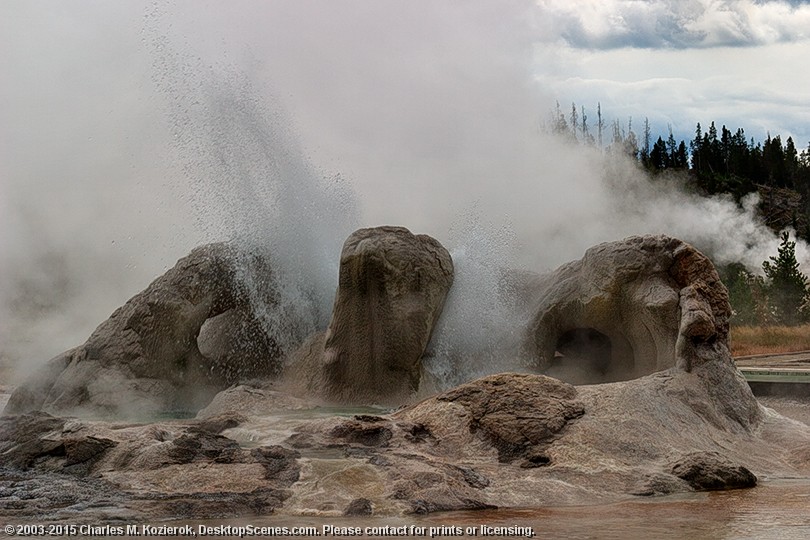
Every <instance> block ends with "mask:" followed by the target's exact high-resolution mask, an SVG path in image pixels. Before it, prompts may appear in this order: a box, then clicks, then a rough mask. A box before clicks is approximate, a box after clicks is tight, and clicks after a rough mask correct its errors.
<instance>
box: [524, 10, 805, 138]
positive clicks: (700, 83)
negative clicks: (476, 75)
mask: <svg viewBox="0 0 810 540" xmlns="http://www.w3.org/2000/svg"><path fill="white" fill-rule="evenodd" d="M537 16H538V21H539V22H538V26H539V29H538V30H539V31H538V33H537V36H538V38H539V39H538V41H537V44H536V48H535V70H536V78H537V81H538V83H539V84H540V85H541V86H543V87H544V88H546V89H548V90H549V91H550V92H552V93H553V94H554V96H555V97H556V99H558V100H559V101H560V103H561V106H562V107H563V110H564V111H566V112H568V111H569V110H570V106H571V103H572V102H576V103H577V105H578V107H579V106H585V108H586V114H588V116H589V118H590V119H591V120H592V121H593V122H594V123H595V121H596V104H597V103H598V102H601V104H602V112H603V115H604V116H606V117H607V118H608V119H609V121H612V120H613V119H620V120H621V121H622V124H623V125H625V126H626V124H627V122H628V120H629V119H630V118H632V121H633V126H634V130H635V131H636V132H637V133H641V132H642V129H643V128H642V125H643V122H644V118H645V117H647V118H649V120H650V123H651V126H652V128H653V133H659V134H663V135H664V139H666V135H667V130H668V125H671V126H672V129H673V132H674V133H675V135H676V137H677V138H678V139H685V140H687V142H688V140H689V138H691V137H693V136H694V131H695V124H696V123H697V122H701V124H702V127H703V130H704V131H705V130H706V127H708V125H709V123H710V122H712V121H714V122H716V124H717V127H718V129H719V127H720V126H721V125H724V124H725V125H726V126H727V127H729V129H731V131H735V130H736V128H737V127H742V128H744V129H745V131H746V134H747V135H748V137H749V138H750V137H754V138H755V139H756V140H757V141H762V140H764V139H765V138H766V136H767V133H768V132H770V133H771V134H772V135H776V134H780V135H781V137H782V140H783V141H784V140H786V139H787V137H788V136H792V137H793V138H794V142H795V144H796V146H797V148H800V149H801V148H807V147H808V143H810V106H808V105H810V70H808V69H807V59H808V56H809V55H810V3H808V2H804V1H792V2H786V1H781V0H779V1H769V0H765V1H757V2H755V1H750V0H737V1H735V0H726V1H718V0H605V1H601V0H600V1H590V0H583V1H577V2H566V1H565V0H539V1H538V2H537Z"/></svg>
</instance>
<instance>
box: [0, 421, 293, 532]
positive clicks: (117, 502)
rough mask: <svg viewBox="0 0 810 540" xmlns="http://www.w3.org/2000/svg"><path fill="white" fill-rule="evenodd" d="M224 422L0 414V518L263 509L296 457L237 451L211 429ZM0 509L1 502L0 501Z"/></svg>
mask: <svg viewBox="0 0 810 540" xmlns="http://www.w3.org/2000/svg"><path fill="white" fill-rule="evenodd" d="M233 420H236V421H238V419H225V418H220V419H219V421H216V420H208V421H205V422H192V423H187V424H152V425H126V424H108V423H102V422H82V421H78V420H75V419H66V418H57V417H53V416H50V415H48V414H46V413H41V412H38V413H34V414H31V415H18V416H4V417H0V494H2V495H1V496H2V497H3V498H4V501H5V502H4V505H3V509H2V510H0V516H3V517H17V518H19V517H26V516H27V517H38V518H40V519H42V518H44V519H59V520H65V519H67V520H71V519H73V518H75V516H76V515H78V514H77V513H78V512H82V515H84V516H85V517H86V518H99V519H103V518H104V517H105V516H104V514H105V510H112V512H111V513H110V516H111V517H114V518H115V519H120V517H121V516H128V517H131V518H133V519H141V520H144V519H155V518H160V519H165V518H168V517H172V518H175V519H176V518H182V517H185V518H207V519H210V518H212V517H234V516H240V515H252V514H256V513H271V512H273V511H274V510H275V509H277V508H279V507H280V506H281V505H282V504H283V503H284V501H285V500H287V499H288V498H289V497H290V496H291V495H292V492H291V491H289V489H288V488H289V487H290V486H291V485H292V484H294V483H295V482H296V481H297V480H298V477H299V473H300V466H299V464H298V461H297V457H298V454H297V453H296V452H295V451H294V450H291V449H289V448H283V447H280V446H258V447H255V448H250V449H247V448H242V447H240V445H238V444H237V443H236V442H235V441H233V440H232V439H229V438H227V437H224V436H222V435H219V434H217V433H215V432H213V431H212V429H213V430H218V429H221V428H224V427H226V426H228V425H233ZM6 503H7V504H6Z"/></svg>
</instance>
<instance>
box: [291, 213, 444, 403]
mask: <svg viewBox="0 0 810 540" xmlns="http://www.w3.org/2000/svg"><path fill="white" fill-rule="evenodd" d="M452 282H453V262H452V260H451V259H450V254H449V253H448V252H447V250H446V249H445V248H444V247H443V246H442V245H441V244H440V243H439V242H438V241H436V240H434V239H433V238H431V237H429V236H427V235H414V234H412V233H411V232H410V231H408V230H407V229H405V228H402V227H377V228H373V229H360V230H358V231H356V232H354V233H353V234H352V235H351V236H349V238H348V239H347V240H346V243H345V244H344V245H343V251H342V253H341V255H340V274H339V283H338V290H337V295H336V298H335V306H334V310H333V311H332V318H331V320H330V322H329V327H328V329H327V330H326V332H325V334H322V335H317V336H314V337H313V338H312V339H311V340H310V341H309V342H308V343H306V344H305V345H304V346H303V347H302V348H301V350H300V351H299V352H298V354H296V355H294V358H293V360H292V361H291V362H290V364H291V367H290V369H289V370H288V373H286V374H285V379H286V380H287V381H288V382H289V383H290V384H291V385H292V388H295V389H296V390H298V391H299V392H303V393H306V394H309V395H316V396H320V397H323V398H325V399H327V400H331V401H337V402H344V403H366V404H371V403H379V404H401V403H402V402H403V401H404V400H405V399H407V397H408V396H410V395H412V394H413V393H414V392H416V391H417V389H418V387H419V382H420V378H421V362H420V360H421V358H422V355H423V354H424V352H425V348H426V347H427V344H428V341H430V336H431V333H432V332H433V327H434V326H435V324H436V321H437V320H438V318H439V315H440V314H441V312H442V307H443V306H444V300H445V297H446V296H447V292H448V290H449V289H450V285H451V284H452Z"/></svg>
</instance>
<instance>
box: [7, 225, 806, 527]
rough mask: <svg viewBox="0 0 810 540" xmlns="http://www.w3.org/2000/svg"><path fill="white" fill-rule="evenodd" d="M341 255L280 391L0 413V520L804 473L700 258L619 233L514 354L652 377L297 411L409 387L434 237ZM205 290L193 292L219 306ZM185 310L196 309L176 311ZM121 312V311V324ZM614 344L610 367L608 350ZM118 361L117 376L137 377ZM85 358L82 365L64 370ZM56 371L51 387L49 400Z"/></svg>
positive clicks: (532, 382)
mask: <svg viewBox="0 0 810 540" xmlns="http://www.w3.org/2000/svg"><path fill="white" fill-rule="evenodd" d="M389 236H393V238H389V239H386V238H388V237H389ZM364 242H367V244H365V246H364ZM366 246H367V247H366ZM367 249H368V251H366V250H367ZM344 255H345V258H344V259H343V260H342V263H343V264H342V265H341V284H340V287H341V288H340V290H339V291H338V295H337V299H336V307H335V313H334V315H333V319H332V323H331V324H330V329H329V331H328V332H327V334H326V335H320V336H315V337H313V338H312V339H311V340H310V341H309V343H307V344H306V345H305V346H304V347H302V349H301V350H300V351H299V354H301V355H302V356H301V357H300V358H302V359H303V360H306V361H308V362H309V363H307V362H304V361H302V362H301V363H298V364H294V365H293V366H292V367H291V368H290V369H289V371H288V372H287V373H285V376H286V377H287V380H286V381H279V382H278V383H276V384H270V383H266V384H264V385H261V384H259V385H239V386H234V387H232V388H229V389H228V390H225V391H223V392H221V393H220V394H218V396H217V398H216V399H215V400H214V401H213V402H212V403H211V405H210V406H209V407H207V408H206V409H204V410H203V411H201V412H200V414H199V416H198V418H197V419H193V420H183V421H173V422H163V423H155V424H151V425H128V424H123V423H120V422H105V421H90V420H77V419H72V418H57V417H53V416H50V415H48V414H46V413H41V412H40V413H34V414H27V415H25V414H24V415H17V416H5V417H2V418H0V496H2V497H3V498H4V500H5V501H8V504H5V505H3V506H0V517H2V518H7V521H12V520H17V521H19V520H23V519H27V518H32V517H35V518H36V519H37V520H60V521H62V520H67V521H69V520H75V519H77V518H76V516H77V515H79V514H78V512H82V514H81V516H82V519H91V518H92V519H94V520H96V521H97V522H103V521H109V520H110V517H109V516H110V515H114V516H115V519H119V518H120V516H121V515H126V516H128V517H131V518H133V519H141V520H144V519H156V518H165V517H167V516H173V517H175V518H178V519H183V518H185V519H192V518H198V517H202V516H204V517H208V518H211V517H225V516H245V515H248V514H250V515H256V514H266V513H271V512H279V513H286V514H289V515H296V516H332V518H334V519H339V518H340V517H342V516H358V515H362V516H367V517H368V516H372V517H373V516H391V515H403V514H413V513H426V512H435V511H443V510H465V509H481V508H492V507H495V506H497V507H523V508H526V507H542V506H546V505H557V506H559V505H565V504H574V505H582V504H597V503H607V502H615V501H621V500H624V499H629V498H633V497H637V496H655V495H663V494H668V493H674V492H685V491H695V490H708V489H734V488H741V487H748V486H752V485H754V484H755V483H756V478H757V476H761V475H766V476H768V477H770V478H779V477H788V478H796V477H804V478H808V477H810V426H807V425H806V424H803V423H800V422H796V421H793V420H790V419H788V418H785V417H782V416H780V415H779V414H777V413H775V412H774V411H772V410H769V409H766V408H764V407H762V406H761V405H760V404H759V403H758V402H757V400H756V399H755V398H754V396H753V394H752V393H751V390H750V388H749V387H748V385H747V384H746V382H745V380H744V379H743V377H742V376H741V374H740V372H739V371H738V370H737V369H736V366H735V364H734V361H733V359H732V358H731V356H730V354H729V351H728V343H727V337H728V323H727V321H728V314H729V306H728V301H727V295H726V292H725V289H724V287H723V286H722V284H721V283H719V281H718V280H716V279H715V278H716V276H717V274H716V272H715V271H714V269H713V268H712V266H711V263H710V262H709V261H708V259H706V258H705V257H704V256H702V255H701V254H700V253H698V252H697V251H695V250H694V249H693V248H692V247H690V246H688V245H687V244H684V243H683V242H680V241H678V240H675V239H671V238H666V237H643V238H631V239H628V240H625V241H623V242H615V243H612V244H603V245H600V246H597V247H596V248H594V249H592V250H589V251H588V253H587V254H586V256H585V257H584V258H583V260H582V261H578V262H576V263H571V264H568V265H566V266H564V267H562V268H561V269H560V270H558V271H557V272H556V273H555V275H554V276H553V279H550V280H548V279H547V281H546V283H547V284H548V288H547V290H545V291H543V292H542V293H541V294H540V295H539V296H538V298H539V300H537V302H538V304H537V305H538V306H539V308H538V311H537V316H536V317H535V319H534V320H533V325H532V327H531V328H530V336H531V339H530V340H529V343H528V345H527V347H529V348H530V349H531V347H534V349H533V350H534V351H535V352H536V353H537V355H538V358H541V360H543V361H544V362H545V363H546V364H547V363H549V362H553V360H548V358H549V356H548V355H549V354H550V353H549V351H551V353H553V352H554V350H557V351H558V352H560V353H562V354H563V355H571V356H576V355H581V357H582V360H583V361H590V362H597V364H596V367H599V366H600V365H601V364H599V363H598V362H604V363H605V364H604V366H606V369H605V370H604V374H608V375H615V376H617V377H618V376H619V373H618V372H614V371H613V370H614V369H616V368H614V367H613V366H614V364H613V362H614V361H615V362H620V364H618V365H619V366H620V367H621V368H622V369H624V370H627V371H628V372H629V373H636V372H639V371H641V372H643V371H645V370H653V371H655V372H654V373H652V374H649V375H644V376H641V377H639V378H635V379H632V380H625V381H619V382H612V383H605V384H592V385H583V386H572V385H571V384H568V383H566V382H562V381H560V380H557V379H554V378H551V377H548V376H545V375H540V374H525V373H523V374H518V373H499V374H494V375H489V376H487V377H483V378H480V379H477V380H475V381H472V382H469V383H466V384H463V385H461V386H459V387H457V388H453V389H451V390H448V391H446V392H443V393H440V394H438V395H435V396H432V397H428V398H426V399H424V400H422V401H420V402H418V403H415V404H413V405H410V406H408V407H405V408H402V409H399V410H397V411H396V412H393V413H391V414H377V413H375V412H373V410H368V411H366V412H364V413H363V414H354V415H353V416H349V417H347V416H346V415H345V414H346V411H345V410H344V411H342V412H343V415H342V416H341V415H334V412H330V410H328V409H327V410H324V409H318V408H315V407H313V408H307V407H310V405H309V403H308V402H307V401H305V400H302V399H300V398H296V397H291V396H289V395H285V394H284V393H283V392H281V391H280V389H282V388H283V387H284V384H283V383H287V384H289V383H290V381H292V382H299V383H303V385H304V387H305V389H307V390H309V391H311V392H313V393H314V394H315V395H326V396H328V397H332V398H334V399H350V398H351V397H358V399H360V400H373V401H377V400H378V399H379V398H380V396H382V395H384V394H381V393H380V392H390V393H392V394H393V395H399V396H401V395H411V392H413V390H414V388H415V382H414V381H416V380H418V377H417V374H418V366H419V358H420V355H421V354H422V352H423V350H424V344H425V343H427V340H428V339H429V337H430V331H431V329H432V323H433V321H435V317H437V316H438V313H439V311H440V309H441V302H442V301H443V299H444V294H445V293H446V288H447V287H449V282H450V280H451V279H452V266H450V265H449V257H445V255H446V252H444V250H443V249H441V248H440V246H438V244H437V243H435V241H432V240H429V239H425V240H422V239H420V237H414V236H413V235H410V233H408V232H407V231H405V230H404V229H393V228H384V229H378V230H373V231H359V232H358V233H356V234H355V235H353V236H352V238H350V239H349V241H347V246H346V249H344ZM406 255H407V256H406ZM405 258H407V261H405V260H404V259H405ZM181 262H182V261H181ZM201 264H202V263H201ZM202 268H205V265H204V264H203V265H202ZM186 275H188V274H186ZM192 275H194V274H192ZM167 276H168V274H167ZM192 281H193V280H192ZM186 285H189V286H190V284H188V283H187V284H186ZM161 290H163V289H161ZM182 290H183V291H188V296H182V299H181V300H182V301H181V300H177V301H175V302H173V303H170V305H172V306H175V310H174V311H171V310H169V311H164V312H168V313H170V314H172V317H170V318H169V319H168V320H170V321H178V320H179V321H188V320H191V319H193V320H194V321H195V322H194V324H193V325H192V324H191V323H188V324H182V325H179V327H181V328H190V327H196V328H197V329H199V328H200V326H201V325H202V324H203V320H204V319H205V318H210V317H211V316H215V315H216V314H217V313H223V312H224V310H226V309H233V302H228V301H223V302H222V303H221V304H218V303H217V302H216V301H214V300H210V301H208V302H205V301H202V300H201V301H198V302H197V303H195V302H193V301H192V300H191V297H192V296H193V295H191V292H190V291H191V290H199V289H194V288H191V289H182ZM205 290H207V291H208V294H200V296H199V297H196V296H195V298H202V299H205V298H209V299H211V298H215V299H219V298H220V297H219V296H218V295H217V294H215V293H213V292H211V290H210V289H205ZM216 290H220V289H216ZM147 291H149V289H148V290H147ZM142 294H146V292H145V293H142ZM161 298H162V297H161ZM172 298H174V297H172ZM226 298H227V296H226ZM143 303H144V304H146V305H150V304H148V303H147V302H146V301H145V300H144V301H143ZM166 303H168V301H166V302H164V303H163V304H161V303H158V304H155V305H165V304H166ZM199 304H202V305H204V306H209V307H206V308H205V309H202V308H201V307H200V308H198V309H192V306H195V305H199ZM215 304H216V305H220V308H219V309H213V308H211V307H210V306H212V305H215ZM139 305H141V301H139V302H137V303H136V305H132V306H130V305H129V304H128V306H125V307H124V308H122V313H123V314H126V316H127V317H128V318H129V319H130V320H139V319H137V317H136V318H134V319H133V317H134V314H135V313H137V312H138V310H137V309H136V308H137V306H139ZM229 306H230V307H229ZM140 309H145V308H140ZM198 312H199V313H200V314H199V316H196V317H191V316H190V315H188V314H189V313H198ZM149 313H153V312H152V311H150V312H149ZM178 313H180V314H185V315H184V316H183V317H179V316H178V315H177V314H178ZM212 314H213V315H212ZM203 315H206V316H205V317H204V316H203ZM122 316H123V315H122V314H121V313H119V314H118V315H116V316H114V317H113V319H111V321H112V320H114V319H116V318H117V317H122ZM141 319H143V317H141ZM108 323H110V322H109V321H108ZM110 324H112V323H110ZM115 324H122V325H123V323H115ZM130 326H132V323H131V324H130ZM136 328H143V327H136ZM100 330H101V327H100ZM578 330H582V331H581V332H579V331H578ZM98 332H99V331H97V333H98ZM353 332H357V333H358V335H353V334H352V333H353ZM95 335H96V334H94V336H95ZM101 335H104V334H101ZM130 335H139V334H137V333H133V334H130ZM600 336H604V338H607V340H605V339H603V337H600ZM382 337H385V338H386V339H385V340H384V341H380V339H381V338H382ZM353 339H356V341H357V342H356V343H355V342H354V341H353ZM577 340H580V341H584V342H585V344H588V343H591V344H593V343H594V342H595V343H596V347H594V350H595V351H596V353H601V354H602V355H603V356H602V357H601V359H599V358H598V354H596V356H597V360H594V359H593V356H591V357H590V358H591V359H590V360H588V358H589V357H588V354H591V355H593V354H594V353H593V351H591V352H590V353H589V352H588V351H582V349H581V348H578V347H580V346H581V343H578V341H577ZM213 341H216V340H213ZM91 342H92V343H96V341H94V339H92V338H91V340H90V341H89V342H88V343H91ZM135 342H136V343H140V342H138V341H137V340H135ZM549 343H551V344H552V345H551V346H549V345H548V344H549ZM617 343H618V345H616V344H617ZM139 346H140V347H141V349H138V350H145V349H143V347H144V345H139ZM87 347H88V346H87V345H85V346H84V348H80V349H78V350H85V348H87ZM185 347H187V344H186V345H185ZM617 348H618V351H619V352H624V353H626V354H628V355H629V356H627V357H622V356H616V357H615V358H614V356H613V355H614V354H616V352H617ZM89 350H95V349H92V348H91V349H89ZM89 350H87V351H86V352H84V353H82V354H84V355H89ZM102 350H104V349H102ZM125 350H127V349H125ZM180 351H181V352H182V353H183V354H187V352H188V348H183V347H181V348H180ZM192 352H193V348H192ZM608 352H609V353H610V356H608ZM71 354H74V355H75V354H77V353H75V352H74V353H71ZM170 356H171V357H172V358H176V357H179V356H177V355H176V354H173V355H170ZM180 356H182V355H180ZM82 358H84V357H82ZM93 358H96V357H93ZM137 358H140V357H137ZM137 358H136V359H135V360H132V361H131V362H132V363H133V364H135V365H136V366H141V365H147V366H148V365H150V364H149V362H147V361H145V360H141V361H140V363H139V362H138V361H137ZM164 358H165V357H164ZM628 358H629V359H630V360H628ZM85 361H96V362H100V361H99V360H92V359H91V360H86V359H83V360H81V361H79V360H73V362H75V363H76V364H80V363H81V362H85ZM70 365H71V366H73V365H74V364H73V363H71V364H70ZM163 367H165V366H163ZM552 367H553V366H552ZM592 367H593V366H592ZM97 368H98V369H105V368H104V366H103V365H99V366H97ZM68 369H70V367H68V368H66V369H64V370H62V371H66V372H67V371H68ZM154 369H157V366H156V367H155V368H154ZM296 371H297V373H298V375H300V377H299V378H295V375H296ZM54 372H55V373H56V374H57V376H56V380H57V382H56V383H53V384H51V385H50V387H49V388H51V389H52V388H60V387H59V386H58V384H60V383H59V378H60V377H61V375H60V371H59V370H54ZM149 373H150V374H151V373H153V372H152V371H149ZM164 377H165V375H164ZM374 377H379V378H380V380H379V381H375V379H374ZM127 380H128V379H127ZM161 380H169V381H170V383H171V384H178V383H176V382H174V381H176V380H177V379H161ZM372 383H374V384H375V385H376V386H374V387H372V388H366V387H367V386H372ZM338 384H342V385H345V386H346V388H348V390H346V391H345V392H344V391H343V390H342V389H341V388H338V387H337V385H338ZM88 386H89V385H88ZM29 390H30V389H29ZM51 391H52V390H51ZM319 393H321V394H319ZM49 396H50V394H49ZM49 399H53V398H51V397H49ZM48 403H50V401H49V402H48ZM279 408H282V409H285V408H286V409H289V410H287V411H286V412H284V413H282V412H280V411H279V410H278V409H279ZM355 412H356V411H355ZM110 508H113V509H114V510H115V512H113V513H112V514H105V512H109V509H110Z"/></svg>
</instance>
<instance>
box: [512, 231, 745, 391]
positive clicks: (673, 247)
mask: <svg viewBox="0 0 810 540" xmlns="http://www.w3.org/2000/svg"><path fill="white" fill-rule="evenodd" d="M531 288H532V289H533V290H534V291H536V292H535V293H534V294H533V296H534V301H533V307H531V313H532V320H531V323H530V325H529V328H528V335H527V338H526V341H525V350H526V354H528V356H529V357H531V358H533V359H535V361H536V363H537V366H538V368H540V369H541V370H542V371H543V372H545V373H548V374H550V375H552V376H558V377H560V378H562V379H563V380H566V381H569V382H573V383H576V384H582V383H592V382H607V381H615V380H625V379H632V378H635V377H639V376H641V375H646V374H649V373H653V372H656V371H661V370H663V369H666V368H669V367H671V366H674V365H675V363H676V362H680V363H681V367H683V368H684V369H686V370H689V369H691V367H692V366H693V365H695V364H698V363H701V362H705V361H707V359H710V358H716V357H717V355H718V354H722V353H723V351H721V350H719V348H722V347H725V343H726V340H727V337H728V320H729V317H730V315H731V311H730V307H729V305H728V293H727V291H726V288H725V286H724V285H723V284H722V282H721V281H720V278H719V276H718V275H717V271H716V270H715V269H714V266H713V265H712V263H711V261H709V259H707V258H706V257H705V256H704V255H702V254H701V253H700V252H698V251H697V250H696V249H695V248H693V247H692V246H690V245H689V244H686V243H685V242H682V241H681V240H677V239H675V238H670V237H666V236H643V237H638V236H636V237H631V238H627V239H625V240H622V241H619V242H609V243H605V244H600V245H598V246H595V247H593V248H591V249H589V250H588V251H587V252H586V253H585V256H584V257H583V258H582V259H581V260H579V261H574V262H571V263H568V264H566V265H563V266H562V267H560V268H559V269H558V270H556V271H555V272H553V273H552V274H550V275H547V276H544V277H542V278H539V279H537V280H536V281H535V282H534V283H532V284H531Z"/></svg>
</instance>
